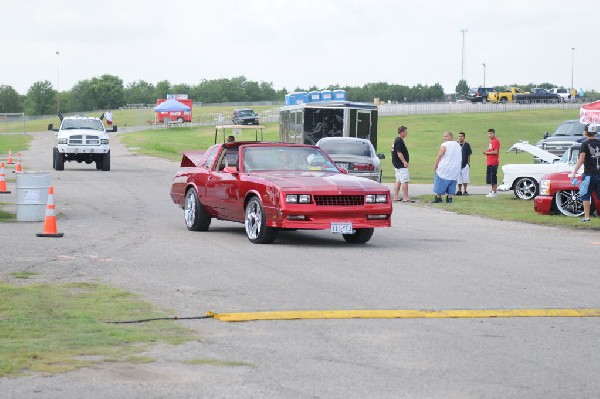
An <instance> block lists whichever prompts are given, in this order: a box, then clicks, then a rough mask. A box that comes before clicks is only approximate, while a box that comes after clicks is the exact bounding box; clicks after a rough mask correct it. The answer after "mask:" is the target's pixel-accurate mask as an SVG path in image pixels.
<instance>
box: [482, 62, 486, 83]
mask: <svg viewBox="0 0 600 399" xmlns="http://www.w3.org/2000/svg"><path fill="white" fill-rule="evenodd" d="M481 65H483V87H485V62H482V63H481Z"/></svg>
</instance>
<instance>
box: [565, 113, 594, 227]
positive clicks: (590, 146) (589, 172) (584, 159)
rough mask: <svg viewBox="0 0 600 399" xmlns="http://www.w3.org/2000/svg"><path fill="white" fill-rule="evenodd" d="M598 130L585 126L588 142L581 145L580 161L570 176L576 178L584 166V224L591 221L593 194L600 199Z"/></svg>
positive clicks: (582, 199) (580, 191)
mask: <svg viewBox="0 0 600 399" xmlns="http://www.w3.org/2000/svg"><path fill="white" fill-rule="evenodd" d="M596 130H597V127H596V126H595V125H586V126H585V131H584V134H585V136H586V137H587V140H585V141H584V142H583V143H581V149H580V150H579V159H577V163H576V164H575V169H573V174H572V175H569V177H574V176H575V175H576V174H577V171H578V170H579V168H580V167H581V165H583V175H582V176H581V184H580V185H579V198H580V199H581V201H582V202H583V219H581V221H582V222H584V223H586V222H589V221H590V210H591V209H590V208H591V202H592V192H594V191H595V192H596V196H597V197H598V198H600V140H598V139H597V138H596Z"/></svg>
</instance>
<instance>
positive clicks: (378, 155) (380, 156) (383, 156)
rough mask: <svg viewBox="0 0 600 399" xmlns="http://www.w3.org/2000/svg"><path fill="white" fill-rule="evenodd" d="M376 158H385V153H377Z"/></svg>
mask: <svg viewBox="0 0 600 399" xmlns="http://www.w3.org/2000/svg"><path fill="white" fill-rule="evenodd" d="M377 158H379V159H385V154H377Z"/></svg>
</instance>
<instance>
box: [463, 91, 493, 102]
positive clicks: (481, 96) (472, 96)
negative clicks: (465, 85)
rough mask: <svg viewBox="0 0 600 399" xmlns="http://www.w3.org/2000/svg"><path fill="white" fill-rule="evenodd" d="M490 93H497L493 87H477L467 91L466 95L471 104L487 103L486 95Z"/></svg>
mask: <svg viewBox="0 0 600 399" xmlns="http://www.w3.org/2000/svg"><path fill="white" fill-rule="evenodd" d="M492 91H498V90H496V89H494V88H493V87H478V88H476V89H469V93H468V94H467V100H469V101H471V102H472V103H487V101H488V99H487V96H488V93H489V92H492Z"/></svg>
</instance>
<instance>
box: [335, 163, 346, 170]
mask: <svg viewBox="0 0 600 399" xmlns="http://www.w3.org/2000/svg"><path fill="white" fill-rule="evenodd" d="M336 165H337V166H339V167H340V168H344V169H346V170H347V169H348V164H347V163H337V164H336Z"/></svg>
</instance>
